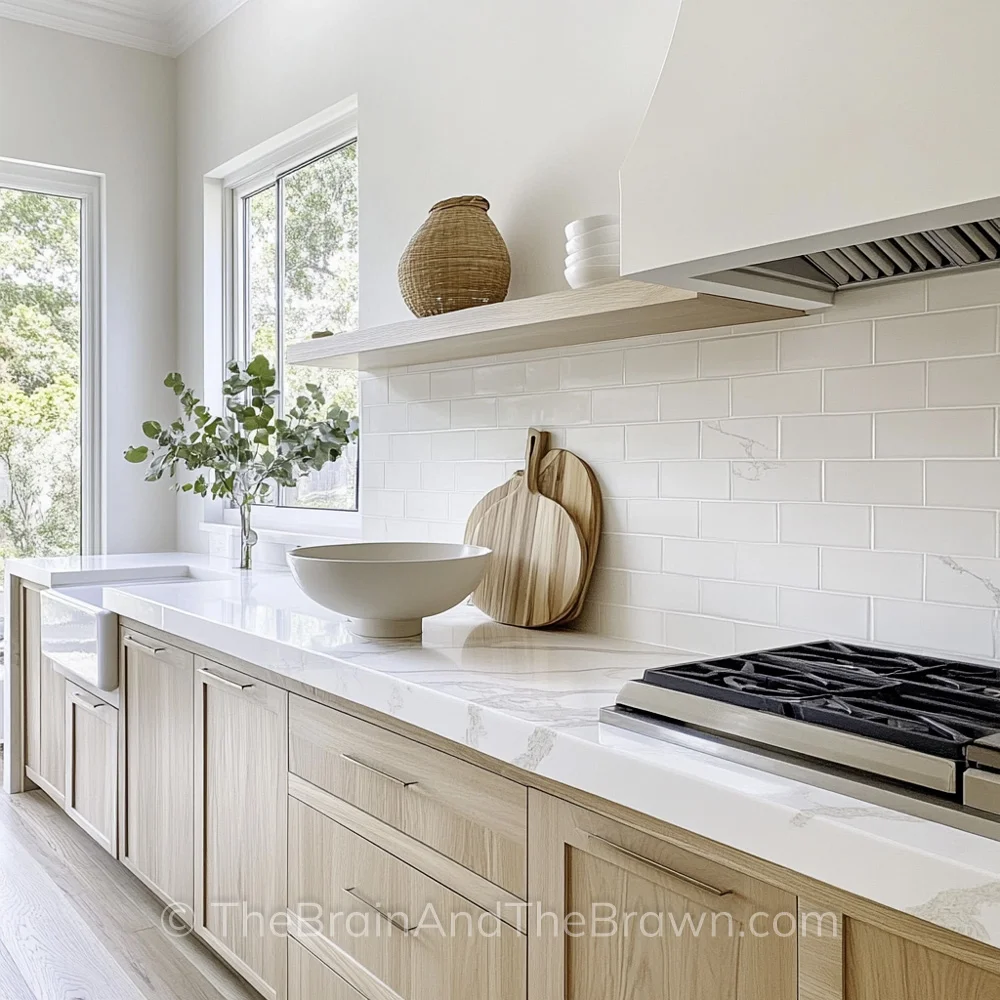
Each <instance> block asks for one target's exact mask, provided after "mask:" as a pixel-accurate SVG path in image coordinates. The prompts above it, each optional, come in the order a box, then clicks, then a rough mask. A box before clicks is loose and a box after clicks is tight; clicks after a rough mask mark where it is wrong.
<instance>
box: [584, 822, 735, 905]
mask: <svg viewBox="0 0 1000 1000" xmlns="http://www.w3.org/2000/svg"><path fill="white" fill-rule="evenodd" d="M587 837H588V839H590V840H592V841H594V842H595V843H598V844H600V845H601V846H602V847H604V848H605V849H607V850H609V851H610V852H611V853H613V854H620V855H623V856H624V857H626V858H629V859H631V860H632V861H638V862H639V863H640V864H643V865H648V866H649V867H650V868H655V869H656V870H657V871H658V872H663V874H664V875H669V876H670V877H671V878H675V879H678V880H679V881H681V882H684V883H686V884H687V885H690V886H694V888H695V889H701V891H702V892H707V893H708V894H709V895H710V896H717V897H718V898H719V899H722V898H724V897H725V896H731V895H732V894H733V893H732V890H731V889H717V888H716V887H715V886H714V885H709V884H708V883H707V882H702V881H701V880H700V879H696V878H692V877H691V876H690V875H685V874H684V873H683V872H679V871H677V870H675V869H673V868H668V867H667V865H661V864H660V863H659V862H658V861H650V859H649V858H644V857H643V856H642V855H641V854H636V853H635V852H634V851H628V850H626V849H625V848H624V847H619V846H618V845H617V844H614V843H612V842H611V841H610V840H605V839H604V838H603V837H598V836H597V834H594V833H588V834H587Z"/></svg>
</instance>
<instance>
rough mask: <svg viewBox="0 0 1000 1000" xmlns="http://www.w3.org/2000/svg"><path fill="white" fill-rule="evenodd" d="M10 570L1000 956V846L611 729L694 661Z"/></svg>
mask: <svg viewBox="0 0 1000 1000" xmlns="http://www.w3.org/2000/svg"><path fill="white" fill-rule="evenodd" d="M7 571H8V572H9V573H13V574H15V575H17V576H21V577H23V578H25V579H28V580H31V581H33V582H35V583H38V584H40V585H43V586H66V585H70V584H78V583H90V584H101V585H103V586H104V588H105V590H104V604H105V606H106V607H107V608H108V609H110V610H112V611H117V612H118V613H119V614H121V615H125V616H127V617H129V618H132V619H135V620H136V621H139V622H143V623H145V624H147V625H150V626H153V627H155V628H158V629H162V630H163V631H165V632H168V633H171V634H173V635H177V636H181V637H183V638H185V639H188V640H190V641H192V642H197V643H201V644H203V645H205V646H207V647H209V648H212V649H217V650H220V651H222V652H225V653H228V654H230V655H232V656H235V657H238V658H240V659H243V660H246V661H249V662H251V663H254V664H256V665H258V666H260V667H263V668H265V669H267V670H269V671H271V672H273V674H275V675H279V676H285V677H288V678H294V679H295V680H296V681H299V682H301V683H303V684H306V685H309V686H311V687H313V688H315V689H317V690H320V691H325V692H328V693H330V694H333V695H337V696H340V697H342V698H345V699H348V700H350V701H353V702H356V703H357V704H359V705H364V706H366V707H368V708H371V709H374V710H376V711H379V712H384V713H386V714H388V715H392V716H394V717H396V718H398V719H401V720H404V721H405V722H408V723H411V724H413V725H415V726H419V727H420V728H422V729H425V730H428V731H430V732H433V733H436V734H437V735H439V736H442V737H445V738H446V739H449V740H453V741H455V742H456V743H461V744H465V745H467V746H470V747H474V748H475V749H477V750H479V751H481V752H483V753H485V754H487V755H489V756H491V757H494V758H496V759H498V760H502V761H505V762H507V763H509V764H513V765H515V766H516V767H520V768H523V769H524V770H526V771H532V772H535V773H537V774H540V775H545V776H546V777H549V778H552V779H554V780H556V781H560V782H562V783H564V784H566V785H569V786H572V787H574V788H578V789H581V790H583V791H586V792H590V793H592V794H594V795H597V796H600V797H601V798H604V799H608V800H610V801H612V802H617V803H620V804H621V805H623V806H628V807H630V808H633V809H636V810H638V811H640V812H642V813H645V814H647V815H649V816H652V817H654V818H657V819H661V820H664V821H666V822H669V823H672V824H674V825H676V826H679V827H681V828H683V829H686V830H690V831H692V832H694V833H696V834H700V835H701V836H704V837H708V838H710V839H712V840H716V841H719V842H721V843H723V844H727V845H730V846H731V847H734V848H736V849H738V850H741V851H745V852H746V853H748V854H752V855H756V856H757V857H761V858H764V859H766V860H768V861H771V862H774V863H776V864H778V865H782V866H784V867H786V868H789V869H792V870H794V871H798V872H801V873H802V874H804V875H807V876H810V877H812V878H815V879H818V880H819V881H821V882H826V883H828V884H830V885H833V886H836V887H838V888H840V889H843V890H846V891H848V892H852V893H855V894H856V895H858V896H861V897H864V898H867V899H871V900H873V901H875V902H877V903H881V904H883V905H886V906H889V907H892V908H894V909H897V910H903V911H906V912H908V913H912V914H915V915H917V916H919V917H921V918H923V919H925V920H928V921H930V922H931V923H935V924H939V925H941V926H943V927H949V928H952V929H953V930H956V931H959V932H960V933H962V934H965V935H968V936H970V937H974V938H978V939H980V940H983V941H987V942H989V943H991V944H993V945H996V946H998V947H1000V843H998V842H997V841H995V840H991V839H988V838H986V837H980V836H976V835H974V834H971V833H966V832H964V831H961V830H956V829H953V828H951V827H949V826H944V825H941V824H939V823H935V822H932V821H929V820H925V819H919V818H915V817H913V816H909V815H905V814H903V813H899V812H895V811H893V810H890V809H886V808H883V807H880V806H875V805H871V804H869V803H867V802H864V801H861V800H859V799H854V798H851V797H848V796H845V795H841V794H838V793H835V792H832V791H827V790H825V789H821V788H817V787H815V786H812V785H809V784H805V783H803V782H800V781H796V780H793V779H790V778H785V777H780V776H777V775H774V774H770V773H767V772H764V771H759V770H755V769H753V768H751V767H747V766H745V765H742V764H738V763H734V762H730V761H726V760H722V759H719V758H717V757H713V756H710V755H706V754H703V753H699V752H698V751H696V750H692V749H689V748H686V747H681V746H677V745H673V744H670V743H665V742H662V741H660V740H656V739H652V738H649V737H645V736H641V735H638V734H632V733H629V732H626V731H624V730H621V729H617V728H615V727H611V726H607V725H603V724H600V723H599V722H598V712H599V710H600V709H601V708H602V707H603V706H605V705H610V704H612V703H613V702H614V698H615V695H616V694H617V692H618V690H619V688H620V687H621V685H622V684H623V683H624V682H625V681H626V680H630V679H634V678H637V677H639V676H640V675H641V673H642V671H643V670H644V669H645V668H646V667H649V666H656V665H662V664H666V663H670V662H677V661H680V660H683V659H690V658H691V654H685V653H683V652H681V651H678V650H671V649H666V648H661V647H656V646H647V645H641V644H638V643H630V642H624V641H620V640H616V639H609V638H605V637H601V636H594V635H589V634H586V633H581V632H572V631H529V630H523V629H516V628H512V627H509V626H504V625H498V624H496V623H495V622H493V621H491V620H490V619H488V618H486V617H485V616H484V615H483V614H481V613H480V612H479V611H478V610H476V609H475V608H472V607H469V606H466V605H462V606H459V607H457V608H454V609H452V610H451V611H448V612H446V613H445V614H442V615H438V616H437V617H435V618H429V619H427V620H426V621H425V623H424V634H423V637H422V638H421V639H408V640H391V641H387V640H368V639H358V638H356V637H355V636H353V635H352V634H351V632H350V630H349V629H348V626H347V622H346V620H345V619H344V618H343V617H341V616H339V615H337V614H334V613H333V612H330V611H326V610H324V609H323V608H321V607H319V606H318V605H317V604H315V603H313V602H312V601H310V600H309V599H308V598H307V597H305V595H304V594H302V592H301V591H299V589H298V588H297V587H296V585H295V583H294V581H293V580H292V579H291V577H290V576H289V575H288V574H287V573H281V572H259V571H254V572H253V573H250V574H240V573H238V572H236V571H234V570H232V569H230V568H229V567H228V566H222V567H221V568H220V567H219V565H218V564H216V563H213V562H211V561H209V560H208V559H207V558H206V557H203V556H192V555H184V554H179V553H169V554H166V555H149V554H146V555H137V556H96V557H68V558H60V559H39V560H10V561H8V564H7Z"/></svg>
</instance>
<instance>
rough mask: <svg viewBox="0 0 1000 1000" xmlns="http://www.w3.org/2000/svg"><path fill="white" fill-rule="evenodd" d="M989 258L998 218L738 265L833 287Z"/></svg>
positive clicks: (999, 255)
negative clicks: (747, 264)
mask: <svg viewBox="0 0 1000 1000" xmlns="http://www.w3.org/2000/svg"><path fill="white" fill-rule="evenodd" d="M990 263H995V264H1000V219H983V220H982V221H980V222H970V223H968V224H967V225H960V226H949V227H947V228H944V229H928V230H925V231H924V232H920V233H907V234H905V235H903V236H894V237H892V238H890V239H884V240H873V241H872V242H870V243H858V244H855V245H853V246H844V247H835V248H832V249H830V250H821V251H818V252H816V253H807V254H803V255H802V256H800V257H788V258H785V259H784V260H775V261H768V262H767V263H764V264H755V265H752V266H748V267H743V268H739V269H738V270H739V271H740V272H742V273H744V274H756V275H761V276H764V277H773V278H781V279H783V280H791V281H793V282H795V283H797V284H802V285H811V286H813V287H815V288H825V289H829V290H831V291H838V290H840V289H842V288H853V287H855V286H857V285H862V284H872V283H873V282H878V281H884V280H886V279H889V278H893V279H898V278H903V277H906V276H907V275H913V276H916V275H919V274H922V273H924V272H929V271H944V270H947V269H949V268H960V267H961V268H964V267H972V266H976V265H982V264H990Z"/></svg>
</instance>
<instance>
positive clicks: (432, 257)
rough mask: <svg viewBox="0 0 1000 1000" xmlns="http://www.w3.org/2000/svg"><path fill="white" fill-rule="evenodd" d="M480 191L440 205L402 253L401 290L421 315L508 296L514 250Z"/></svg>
mask: <svg viewBox="0 0 1000 1000" xmlns="http://www.w3.org/2000/svg"><path fill="white" fill-rule="evenodd" d="M489 207H490V203H489V202H488V201H487V200H486V199H485V198H482V197H480V196H479V195H465V196H463V197H461V198H448V199H447V200H446V201H439V202H438V203H437V204H436V205H434V206H433V207H432V208H431V210H430V214H429V215H428V216H427V219H426V220H425V221H424V224H423V225H422V226H421V227H420V228H419V229H418V230H417V231H416V232H415V233H414V234H413V238H412V239H411V240H410V242H409V243H408V244H407V245H406V249H405V250H404V251H403V256H402V257H400V258H399V272H398V274H399V290H400V291H401V292H402V293H403V301H405V302H406V304H407V306H409V308H410V311H411V312H412V313H413V314H414V315H416V316H433V315H435V314H436V313H446V312H453V311H454V310H456V309H468V308H469V307H470V306H482V305H487V304H488V303H490V302H502V301H503V300H504V298H506V296H507V288H508V286H509V285H510V255H509V254H508V253H507V245H506V244H505V243H504V241H503V237H502V236H501V235H500V232H499V230H498V229H497V227H496V226H495V225H493V220H492V219H491V218H490V217H489V216H488V215H487V214H486V213H487V212H488V211H489Z"/></svg>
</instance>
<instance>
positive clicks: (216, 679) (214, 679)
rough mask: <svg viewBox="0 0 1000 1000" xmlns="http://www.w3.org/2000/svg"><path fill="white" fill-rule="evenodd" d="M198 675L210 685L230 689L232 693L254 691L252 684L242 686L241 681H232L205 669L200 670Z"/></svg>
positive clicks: (200, 668)
mask: <svg viewBox="0 0 1000 1000" xmlns="http://www.w3.org/2000/svg"><path fill="white" fill-rule="evenodd" d="M198 675H199V676H200V677H203V678H204V679H205V680H206V681H208V683H209V684H215V685H216V686H217V687H224V688H229V690H230V691H252V690H253V685H252V684H241V683H240V682H239V681H231V680H230V679H229V678H228V677H222V676H220V675H219V674H213V673H212V671H211V670H206V669H205V668H204V667H199V668H198Z"/></svg>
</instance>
